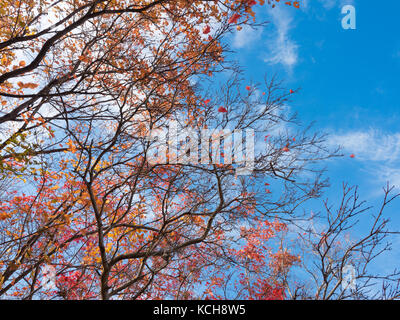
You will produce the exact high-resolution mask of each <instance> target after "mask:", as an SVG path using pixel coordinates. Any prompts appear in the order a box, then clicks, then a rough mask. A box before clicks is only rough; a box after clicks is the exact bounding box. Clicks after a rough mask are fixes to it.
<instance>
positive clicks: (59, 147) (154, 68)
mask: <svg viewBox="0 0 400 320" xmlns="http://www.w3.org/2000/svg"><path fill="white" fill-rule="evenodd" d="M275 5H288V6H292V7H293V8H299V2H297V1H295V2H292V1H287V2H283V1H278V0H277V1H263V0H259V1H248V0H215V1H205V0H174V1H171V0H153V1H151V0H142V1H115V0H96V1H79V0H65V1H57V2H53V1H46V0H42V1H36V0H27V1H16V0H0V60H1V65H0V130H1V134H0V297H1V298H4V297H5V298H9V297H17V298H20V299H35V298H48V299H49V298H51V299H117V298H118V299H165V298H172V299H193V298H207V299H224V298H230V299H284V298H285V297H286V288H287V281H288V275H289V272H290V270H291V268H292V267H293V266H295V265H299V263H300V262H301V259H300V257H299V255H298V254H295V253H294V252H291V250H290V249H288V248H287V247H286V245H285V241H284V240H283V239H284V238H285V234H286V233H287V231H288V226H287V223H286V222H285V220H284V219H281V218H282V217H283V216H284V215H286V214H290V213H292V212H293V211H294V209H295V208H296V207H297V205H298V204H299V203H302V202H304V201H305V200H307V199H310V198H315V197H317V196H318V195H319V192H320V189H321V188H322V187H323V186H325V184H326V183H325V181H323V180H322V179H320V176H319V174H315V179H311V180H310V179H308V178H307V179H305V175H302V174H301V173H303V172H304V171H307V170H308V168H309V167H308V166H309V164H311V163H313V162H315V161H316V160H321V159H325V158H328V157H330V154H328V152H326V150H325V149H323V148H321V147H320V144H321V142H322V138H321V137H319V136H317V135H311V136H308V135H307V133H306V132H305V131H302V132H298V133H296V134H295V135H296V138H294V136H293V135H279V136H273V137H270V135H269V134H268V135H267V136H266V135H265V132H268V131H270V130H272V129H273V128H274V126H275V125H277V124H279V123H290V122H291V121H292V119H291V118H290V117H286V116H285V115H284V113H283V108H284V106H285V102H286V101H287V100H288V99H289V96H290V95H291V94H292V93H294V91H293V90H290V91H289V90H288V89H285V88H284V89H282V87H281V85H280V84H279V83H276V79H274V78H272V79H269V80H268V81H267V80H266V82H265V84H263V85H262V86H260V85H256V84H254V85H253V84H252V85H250V84H248V83H246V84H243V81H242V79H241V78H240V76H239V74H240V73H239V72H238V70H237V69H235V67H234V66H233V65H232V64H230V62H229V61H227V59H226V52H227V49H228V46H227V44H226V42H224V39H225V38H226V36H228V35H229V33H231V32H243V31H238V30H240V27H241V26H242V25H254V24H255V23H256V15H255V12H256V11H257V8H258V7H260V6H275ZM237 27H238V28H237ZM226 70H231V71H232V74H231V77H230V78H229V80H227V81H225V82H224V83H223V84H222V85H221V86H220V87H219V89H216V88H217V86H218V81H219V80H218V81H217V79H219V78H218V76H219V75H220V74H221V73H224V72H226ZM208 83H212V84H213V86H211V87H207V84H208ZM243 89H245V90H243ZM257 90H260V91H262V92H263V93H262V95H261V94H259V95H258V94H256V91H257ZM260 106H262V108H260ZM171 120H177V121H179V123H180V125H181V127H182V128H190V129H192V130H200V129H202V128H226V127H227V126H228V123H229V125H230V126H232V128H235V129H240V130H245V129H248V128H253V129H256V130H257V131H261V132H264V133H263V136H262V137H264V136H265V137H266V138H265V142H266V147H265V150H263V151H262V152H261V153H260V154H258V155H257V158H256V168H255V170H254V172H253V173H252V174H251V175H249V176H237V174H236V173H235V168H234V166H233V165H231V164H229V165H228V164H227V165H223V164H216V165H214V164H209V165H205V166H194V165H191V164H187V163H168V162H167V163H165V164H151V163H149V161H148V151H149V150H150V147H151V144H150V142H149V141H148V140H147V139H146V136H147V134H148V132H149V131H150V130H154V129H160V128H165V127H166V126H168V123H169V121H171ZM267 137H269V138H268V139H267ZM261 140H264V139H263V138H261ZM170 156H171V155H168V157H170ZM310 172H311V173H316V171H312V170H311V171H310ZM266 181H268V182H266ZM270 183H271V186H270ZM260 186H262V187H261V188H260ZM265 186H270V187H268V189H266V188H265ZM271 190H272V191H271ZM286 221H287V220H286ZM46 265H51V266H53V267H54V268H55V270H56V286H55V287H54V288H46V287H45V286H44V283H43V276H42V273H41V270H42V269H43V267H44V266H46Z"/></svg>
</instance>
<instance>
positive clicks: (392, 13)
mask: <svg viewBox="0 0 400 320" xmlns="http://www.w3.org/2000/svg"><path fill="white" fill-rule="evenodd" d="M300 3H301V9H300V10H298V9H294V8H293V7H289V6H286V5H281V4H280V5H278V6H277V7H276V8H274V9H266V8H265V6H263V7H259V9H258V16H259V17H260V16H261V17H262V18H264V19H267V20H268V21H270V24H269V25H267V26H266V27H263V28H261V29H258V30H251V29H248V28H244V29H243V30H242V31H239V32H235V34H234V35H233V36H232V39H231V45H232V47H233V48H234V49H235V50H236V58H237V59H238V60H239V62H240V64H241V65H242V67H243V68H244V71H245V76H246V78H247V79H250V80H251V81H252V82H253V83H256V82H258V83H262V82H263V77H264V75H265V73H269V74H272V73H275V72H276V73H278V75H279V77H280V78H281V79H283V80H284V81H285V84H286V85H287V87H288V88H293V89H296V88H301V90H300V91H299V93H298V94H296V96H295V97H294V98H293V100H292V101H291V103H290V108H291V110H292V111H297V112H298V114H299V118H300V120H301V121H302V122H304V123H308V122H310V121H316V124H315V128H316V129H318V130H323V131H325V132H328V133H329V134H330V138H329V141H328V142H329V143H330V144H331V145H332V146H334V145H341V146H342V148H343V149H342V153H343V154H344V157H343V158H339V159H336V160H333V161H330V162H329V163H328V169H329V171H328V175H329V177H330V179H331V184H332V187H331V188H330V189H329V190H328V191H327V193H326V195H325V196H324V197H329V198H331V200H334V199H337V200H339V198H338V194H339V193H340V188H341V184H342V182H344V181H345V182H348V183H349V184H350V185H358V186H359V190H360V194H361V198H362V199H364V200H367V201H368V203H369V204H371V205H378V204H379V203H380V200H381V199H382V197H381V196H382V194H383V193H382V187H383V186H384V185H385V184H386V181H390V182H391V184H393V185H395V186H398V187H400V99H399V97H398V95H399V94H400V79H399V75H400V36H399V32H400V19H399V17H398V13H399V12H400V1H396V0H388V1H384V2H377V1H371V0H363V1H361V0H358V1H356V0H308V1H300ZM346 4H351V5H353V6H354V7H355V8H356V19H357V24H356V30H344V29H343V28H342V24H341V20H342V18H343V17H344V15H343V14H341V8H342V6H343V5H346ZM350 154H355V158H354V159H351V158H350V157H349V155H350ZM397 190H400V189H397ZM399 209H400V200H399V201H397V202H395V203H394V204H392V205H391V206H390V207H389V208H388V210H387V214H388V215H389V216H390V218H391V220H392V226H393V227H394V228H396V229H398V230H400V215H399ZM360 231H362V230H360ZM396 243H397V246H396ZM394 244H395V246H394V251H393V252H392V253H391V257H390V261H391V263H390V264H392V265H396V264H397V265H398V263H397V261H399V260H400V249H398V248H399V245H400V241H399V239H394Z"/></svg>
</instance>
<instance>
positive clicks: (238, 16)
mask: <svg viewBox="0 0 400 320" xmlns="http://www.w3.org/2000/svg"><path fill="white" fill-rule="evenodd" d="M240 17H241V15H240V14H237V13H235V14H234V15H233V16H232V17H230V18H229V20H228V23H237V21H238V20H239V18H240Z"/></svg>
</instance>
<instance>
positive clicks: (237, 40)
mask: <svg viewBox="0 0 400 320" xmlns="http://www.w3.org/2000/svg"><path fill="white" fill-rule="evenodd" d="M261 34H262V29H261V28H257V29H254V28H251V27H249V26H247V25H245V26H243V29H242V30H240V31H236V33H235V35H234V38H233V47H235V48H237V49H241V48H244V47H249V46H250V45H251V44H252V43H255V42H256V41H257V40H259V39H260V37H261Z"/></svg>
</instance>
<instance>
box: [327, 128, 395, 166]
mask: <svg viewBox="0 0 400 320" xmlns="http://www.w3.org/2000/svg"><path fill="white" fill-rule="evenodd" d="M329 143H330V144H331V145H340V146H342V148H343V150H344V151H346V152H349V153H354V154H355V155H356V156H357V158H358V159H360V160H364V161H376V162H383V161H385V162H389V163H394V162H396V161H400V132H398V133H392V134H385V133H382V132H380V131H377V130H369V131H353V132H348V133H344V134H335V135H332V136H331V137H330V140H329Z"/></svg>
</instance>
